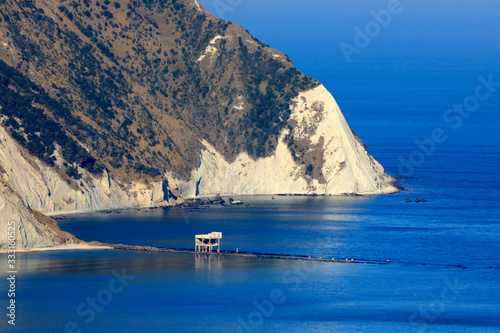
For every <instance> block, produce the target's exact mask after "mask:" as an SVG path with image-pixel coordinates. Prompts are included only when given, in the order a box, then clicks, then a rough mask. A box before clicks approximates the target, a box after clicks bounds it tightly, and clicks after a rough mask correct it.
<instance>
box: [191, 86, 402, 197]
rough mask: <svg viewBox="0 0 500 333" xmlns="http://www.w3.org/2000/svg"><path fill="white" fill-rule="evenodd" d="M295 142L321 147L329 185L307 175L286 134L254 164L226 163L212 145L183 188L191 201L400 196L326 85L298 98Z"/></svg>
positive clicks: (244, 160)
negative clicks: (198, 198)
mask: <svg viewBox="0 0 500 333" xmlns="http://www.w3.org/2000/svg"><path fill="white" fill-rule="evenodd" d="M290 119H291V120H293V121H294V122H295V123H296V125H295V126H294V128H293V130H292V131H293V134H294V137H295V138H296V139H309V140H310V141H311V143H312V145H316V144H319V143H320V142H323V147H322V148H323V159H324V163H323V167H322V173H323V175H324V178H325V180H326V182H323V183H320V182H319V181H318V180H317V179H312V180H311V179H310V178H308V177H306V176H305V175H304V166H300V165H298V164H297V163H296V162H294V159H293V157H292V154H291V152H290V150H289V148H288V146H287V144H286V143H285V142H284V140H283V139H284V137H285V136H286V135H288V134H289V130H288V129H285V130H283V132H282V133H281V136H280V140H279V143H278V145H277V147H276V150H275V152H274V155H273V156H269V157H265V158H260V159H257V160H253V159H252V158H250V157H249V156H248V155H247V154H246V153H241V154H240V155H239V156H238V157H237V158H236V160H235V161H234V162H232V163H229V162H227V161H226V160H225V159H224V158H223V156H222V155H221V154H219V153H218V152H217V151H216V150H215V149H214V147H212V146H211V145H210V144H209V143H208V142H206V141H203V142H202V143H203V144H204V146H205V149H204V150H203V151H202V152H201V163H200V167H199V168H198V169H197V170H195V171H194V172H192V175H191V179H190V181H189V182H187V183H185V184H184V185H183V186H181V193H182V194H183V195H185V196H187V197H193V196H197V195H200V196H206V195H213V194H217V193H220V194H320V195H339V194H351V193H356V194H382V193H391V192H396V191H398V190H397V188H396V187H394V186H392V185H391V183H392V181H393V179H392V178H391V177H389V176H388V175H386V174H385V173H384V169H383V168H382V166H381V165H380V164H379V163H378V162H376V161H375V160H374V159H373V158H372V157H371V156H369V155H368V154H367V152H366V151H365V150H364V149H363V147H362V146H361V144H360V143H359V142H358V141H357V140H356V138H355V137H354V135H353V133H352V131H351V129H350V128H349V126H348V125H347V122H346V121H345V118H344V116H343V115H342V113H341V111H340V109H339V107H338V105H337V103H336V102H335V99H334V98H333V97H332V95H331V94H330V93H329V92H328V91H327V90H326V88H325V87H323V86H322V85H320V86H318V87H316V88H314V89H312V90H309V91H306V92H303V93H300V94H299V96H298V97H297V98H296V99H295V100H294V107H293V109H292V114H291V117H290Z"/></svg>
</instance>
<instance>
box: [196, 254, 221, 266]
mask: <svg viewBox="0 0 500 333" xmlns="http://www.w3.org/2000/svg"><path fill="white" fill-rule="evenodd" d="M194 257H195V258H194V265H195V268H196V269H220V268H221V267H222V261H221V258H220V256H217V255H216V256H214V255H208V254H195V256H194Z"/></svg>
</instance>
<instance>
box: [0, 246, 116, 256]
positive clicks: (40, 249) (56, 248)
mask: <svg viewBox="0 0 500 333" xmlns="http://www.w3.org/2000/svg"><path fill="white" fill-rule="evenodd" d="M112 249H113V247H111V246H106V245H90V244H61V245H56V246H51V247H38V248H23V249H15V250H16V253H31V252H48V251H68V250H112ZM8 251H9V249H0V254H6V253H7V252H8Z"/></svg>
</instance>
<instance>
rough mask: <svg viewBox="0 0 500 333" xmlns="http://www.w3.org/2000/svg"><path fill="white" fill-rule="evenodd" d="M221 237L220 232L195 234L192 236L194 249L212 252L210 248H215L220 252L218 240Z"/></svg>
mask: <svg viewBox="0 0 500 333" xmlns="http://www.w3.org/2000/svg"><path fill="white" fill-rule="evenodd" d="M221 238H222V232H211V233H209V234H207V235H196V236H195V237H194V249H195V251H199V252H212V250H213V249H214V247H215V248H217V252H220V240H221Z"/></svg>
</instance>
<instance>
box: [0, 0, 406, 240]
mask: <svg viewBox="0 0 500 333" xmlns="http://www.w3.org/2000/svg"><path fill="white" fill-rule="evenodd" d="M0 180H1V181H2V182H3V183H4V185H5V186H7V187H8V188H9V189H10V192H8V191H7V192H4V195H3V196H2V197H0V205H2V204H3V205H4V206H3V207H7V205H6V202H7V201H8V200H10V199H9V198H8V195H7V193H11V195H10V196H16V197H18V198H20V200H21V201H22V202H19V204H18V203H16V204H15V205H14V206H16V207H18V208H16V209H17V210H13V211H18V212H19V213H18V216H21V215H22V214H24V213H21V212H20V211H21V210H23V208H22V207H23V206H22V205H23V204H24V207H25V208H26V209H25V210H29V209H36V210H38V211H40V212H42V213H54V212H70V211H92V210H99V209H110V208H119V207H136V206H157V205H171V204H174V203H176V202H180V201H181V200H182V198H185V197H194V196H198V195H213V194H217V193H224V194H281V193H289V194H319V195H335V194H345V193H358V194H382V193H390V192H394V191H397V189H396V188H395V187H394V186H393V185H392V183H393V179H392V178H391V177H389V176H388V175H386V174H385V172H384V170H383V168H382V166H381V165H380V164H378V163H377V162H376V161H375V160H374V159H373V158H372V157H371V156H370V155H368V152H367V151H366V146H365V145H364V144H363V143H362V142H361V140H360V139H359V138H358V137H357V136H356V135H355V133H354V132H353V131H352V130H351V129H350V128H349V126H348V125H347V123H346V121H345V119H344V117H343V115H342V113H341V112H340V109H339V108H338V106H337V103H336V102H335V100H334V98H333V97H332V95H331V94H330V93H329V92H328V91H327V90H326V89H325V88H324V87H323V86H322V85H321V84H320V83H319V82H317V81H316V80H314V79H312V78H309V77H307V76H305V75H304V74H303V73H301V72H300V71H298V70H297V69H296V68H295V67H294V66H293V64H292V62H291V60H290V59H289V58H288V56H287V55H285V54H283V53H281V52H279V51H276V50H273V49H271V48H269V47H268V46H267V45H265V44H263V43H261V42H260V41H258V40H257V39H256V38H254V37H253V36H251V35H250V34H249V33H248V32H247V31H246V30H244V29H243V28H241V27H239V26H238V25H236V24H232V23H230V22H225V21H222V20H220V19H217V18H215V17H214V16H212V15H211V14H210V13H208V12H207V11H206V10H205V9H204V8H203V7H202V6H200V5H199V4H198V3H197V2H195V1H193V0H147V1H143V2H136V1H127V0H117V1H110V0H84V1H82V2H77V1H43V2H42V1H32V0H22V1H14V0H4V1H1V2H0ZM9 205H10V206H9V207H11V206H12V203H11V204H9ZM2 222H3V220H2ZM48 241H50V240H48Z"/></svg>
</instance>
